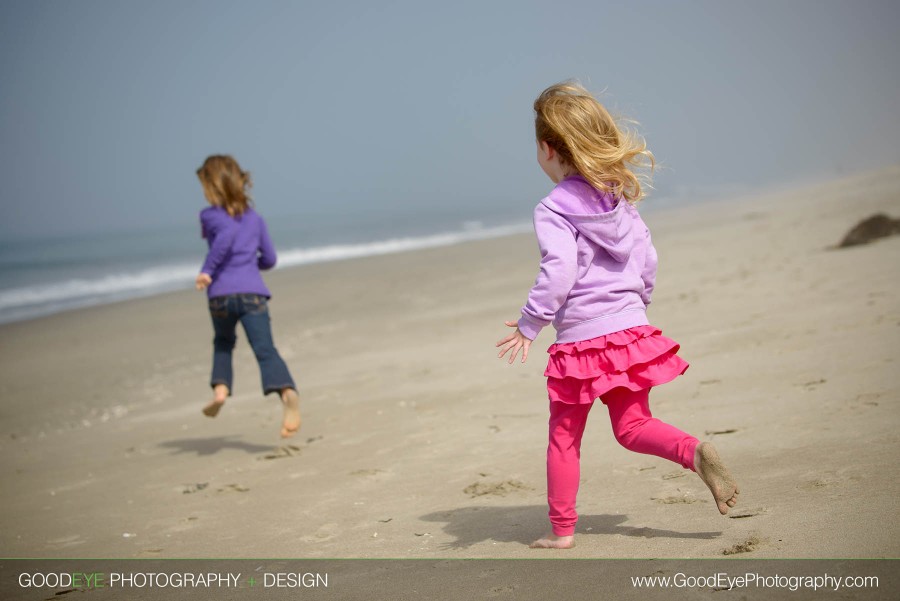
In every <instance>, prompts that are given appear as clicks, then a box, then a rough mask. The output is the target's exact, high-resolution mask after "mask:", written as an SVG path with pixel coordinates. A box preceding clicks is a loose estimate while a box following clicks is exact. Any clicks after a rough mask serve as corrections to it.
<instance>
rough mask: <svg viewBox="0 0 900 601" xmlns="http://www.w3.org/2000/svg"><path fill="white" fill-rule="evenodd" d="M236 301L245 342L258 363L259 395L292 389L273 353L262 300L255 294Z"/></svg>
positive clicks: (262, 298) (243, 295)
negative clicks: (238, 301)
mask: <svg viewBox="0 0 900 601" xmlns="http://www.w3.org/2000/svg"><path fill="white" fill-rule="evenodd" d="M240 299H241V303H242V305H243V308H242V311H241V324H242V325H243V326H244V331H245V332H247V340H249V341H250V346H251V347H253V353H254V354H255V355H256V361H257V362H258V363H259V372H260V376H261V377H262V387H263V394H269V393H270V392H277V391H279V390H281V389H283V388H294V389H296V388H297V387H296V385H295V384H294V380H293V379H292V378H291V374H290V372H289V371H288V368H287V365H285V363H284V360H283V359H282V358H281V355H279V354H278V351H277V350H276V349H275V342H274V341H273V339H272V326H271V322H270V321H269V307H268V303H267V302H266V298H265V297H264V296H259V295H256V294H242V295H240Z"/></svg>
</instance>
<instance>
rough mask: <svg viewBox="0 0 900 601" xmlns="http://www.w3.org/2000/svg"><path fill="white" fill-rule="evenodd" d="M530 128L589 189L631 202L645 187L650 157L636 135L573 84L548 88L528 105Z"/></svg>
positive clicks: (651, 163) (648, 181)
mask: <svg viewBox="0 0 900 601" xmlns="http://www.w3.org/2000/svg"><path fill="white" fill-rule="evenodd" d="M534 112H535V117H534V130H535V136H536V137H537V140H538V142H546V143H547V144H548V145H549V146H551V147H552V148H553V149H554V150H555V151H556V152H557V153H558V154H559V158H560V161H561V162H563V163H565V164H567V165H569V166H571V167H573V168H574V169H575V170H576V171H577V172H578V173H579V174H581V175H582V176H583V177H584V178H585V179H586V180H588V182H590V183H591V185H592V186H594V187H595V188H597V189H598V190H600V191H601V192H609V193H611V194H613V195H614V196H616V197H618V198H625V199H626V200H627V201H628V202H630V203H632V204H634V203H636V202H638V201H639V200H641V199H642V198H643V197H644V187H647V188H649V187H650V174H649V173H644V172H641V173H635V171H634V170H635V169H648V170H649V172H650V173H652V171H653V167H654V165H655V161H654V159H653V154H652V153H651V152H650V151H649V150H647V144H646V143H645V142H644V140H643V138H641V137H640V136H639V135H638V134H637V133H635V132H633V131H630V130H628V129H626V128H624V127H623V126H622V123H623V122H624V121H625V120H624V119H619V120H618V122H617V120H616V119H614V118H613V117H612V115H610V114H609V111H607V110H606V108H605V107H604V106H603V105H602V104H600V103H599V102H598V101H597V99H596V98H594V97H593V96H592V95H591V93H590V92H588V91H587V90H585V89H584V88H583V87H582V86H581V85H580V84H578V83H577V82H574V81H565V82H562V83H558V84H555V85H552V86H550V87H549V88H547V89H546V90H544V91H543V92H541V95H540V96H538V97H537V100H535V101H534Z"/></svg>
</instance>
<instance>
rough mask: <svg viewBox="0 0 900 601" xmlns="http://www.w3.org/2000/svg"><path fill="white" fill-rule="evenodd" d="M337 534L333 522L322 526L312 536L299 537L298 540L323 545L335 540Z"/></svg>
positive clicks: (336, 528)
mask: <svg viewBox="0 0 900 601" xmlns="http://www.w3.org/2000/svg"><path fill="white" fill-rule="evenodd" d="M338 534H339V532H338V525H337V524H336V523H334V522H329V523H328V524H322V525H321V526H320V527H319V529H318V530H316V531H315V532H314V533H313V534H311V535H309V536H303V537H301V538H300V540H302V541H304V542H307V543H323V542H325V541H328V540H331V539H333V538H335V537H336V536H337V535H338Z"/></svg>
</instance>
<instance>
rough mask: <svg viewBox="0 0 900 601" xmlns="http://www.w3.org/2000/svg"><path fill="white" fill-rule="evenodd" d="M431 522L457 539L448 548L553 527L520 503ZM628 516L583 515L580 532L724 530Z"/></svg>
mask: <svg viewBox="0 0 900 601" xmlns="http://www.w3.org/2000/svg"><path fill="white" fill-rule="evenodd" d="M421 519H423V520H425V521H427V522H438V523H440V522H443V523H445V524H446V525H444V526H442V529H443V531H444V532H446V533H447V534H449V535H451V536H454V537H456V540H455V541H454V542H452V543H449V544H448V545H447V548H452V549H460V548H466V547H470V546H472V545H475V544H477V543H481V542H485V541H488V540H492V541H497V542H504V543H510V542H512V543H521V544H523V545H527V544H530V543H531V542H532V541H534V540H535V539H536V538H538V537H540V536H541V535H543V534H546V533H547V531H548V530H549V524H548V522H547V507H546V506H544V505H519V506H513V507H483V506H482V507H462V508H460V509H451V510H448V511H436V512H434V513H429V514H428V515H424V516H422V518H421ZM627 519H628V516H626V515H581V516H579V517H578V531H577V532H578V535H579V536H590V535H596V534H621V535H624V536H634V537H640V538H695V539H705V540H710V539H714V538H718V537H719V536H721V535H722V532H678V531H675V530H660V529H658V528H639V527H635V526H623V525H622V523H623V522H624V521H625V520H627Z"/></svg>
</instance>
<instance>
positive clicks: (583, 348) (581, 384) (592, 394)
mask: <svg viewBox="0 0 900 601" xmlns="http://www.w3.org/2000/svg"><path fill="white" fill-rule="evenodd" d="M679 348H680V345H679V344H678V343H677V342H675V341H674V340H672V339H670V338H666V337H665V336H663V335H662V330H660V329H658V328H655V327H653V326H637V327H634V328H628V329H627V330H622V331H620V332H613V333H612V334H607V335H605V336H598V337H597V338H591V339H590V340H581V341H579V342H566V343H561V344H554V345H552V346H551V347H550V348H549V349H547V352H548V353H550V360H549V361H548V362H547V369H546V371H545V372H544V375H545V376H547V390H548V392H549V395H550V400H551V401H560V402H563V403H572V404H589V403H593V402H594V399H596V398H599V397H601V396H602V395H604V394H606V393H607V392H608V391H610V390H612V389H613V388H617V387H619V386H621V387H624V388H628V389H629V390H634V391H638V390H643V389H645V388H650V387H651V386H658V385H660V384H665V383H666V382H671V381H672V380H674V379H675V378H677V377H678V376H680V375H681V374H683V373H684V372H685V371H686V370H687V368H688V363H687V361H685V360H684V359H682V358H681V357H679V356H678V355H677V354H676V353H678V349H679Z"/></svg>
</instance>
